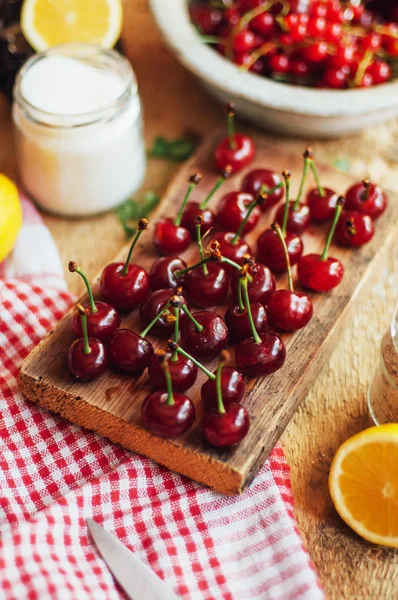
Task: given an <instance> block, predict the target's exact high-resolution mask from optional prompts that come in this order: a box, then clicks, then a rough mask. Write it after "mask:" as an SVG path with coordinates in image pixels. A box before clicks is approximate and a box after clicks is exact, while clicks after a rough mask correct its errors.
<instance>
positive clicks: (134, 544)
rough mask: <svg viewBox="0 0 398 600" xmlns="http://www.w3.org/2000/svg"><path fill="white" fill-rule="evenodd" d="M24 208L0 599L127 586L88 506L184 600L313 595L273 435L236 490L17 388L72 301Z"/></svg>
mask: <svg viewBox="0 0 398 600" xmlns="http://www.w3.org/2000/svg"><path fill="white" fill-rule="evenodd" d="M23 208H24V226H23V229H22V231H21V234H20V237H19V240H18V244H17V246H16V248H15V250H14V252H13V254H12V255H11V256H10V257H9V258H8V259H7V261H5V262H4V263H3V264H1V265H0V598H4V599H6V600H14V599H15V600H25V599H28V600H35V599H40V600H85V599H88V600H113V599H118V598H125V595H124V593H123V592H122V590H121V589H120V588H119V587H118V586H117V584H115V582H114V581H113V579H112V576H111V574H110V573H109V571H108V569H107V567H106V565H105V563H104V562H103V560H102V559H101V558H100V556H99V555H98V553H97V551H96V549H95V547H94V546H93V544H92V542H91V540H90V538H89V535H88V532H87V528H86V524H85V519H86V518H87V517H94V518H95V519H96V520H97V521H98V522H99V523H101V524H103V525H104V526H105V527H106V528H107V529H108V530H109V531H112V532H114V533H115V534H116V535H117V536H118V537H119V539H120V540H121V541H122V542H123V543H124V544H126V546H128V547H129V548H130V549H131V550H133V551H134V552H135V553H136V554H137V555H138V556H139V557H140V558H141V559H142V560H143V561H145V562H147V563H148V564H149V565H150V566H151V568H152V569H153V570H154V571H155V572H156V573H157V574H158V575H159V576H160V577H162V579H164V580H165V582H166V584H167V585H168V586H169V587H170V588H172V589H173V590H174V591H175V592H176V593H177V595H180V596H181V598H182V599H184V600H218V599H220V600H221V599H222V600H244V599H251V600H266V599H275V600H293V599H303V600H320V599H322V598H323V594H322V591H321V589H320V587H319V585H318V582H317V578H316V575H315V572H314V570H313V568H312V565H311V562H310V559H309V557H308V554H307V553H306V551H305V550H304V548H303V545H302V542H301V539H300V536H299V534H298V531H297V528H296V523H295V520H294V517H293V505H292V495H291V489H290V482H289V469H288V466H287V464H286V461H285V458H284V455H283V451H282V448H281V446H280V445H278V446H277V447H276V448H275V449H274V451H273V453H272V454H271V456H270V458H269V460H268V461H267V462H266V463H265V465H264V466H263V467H262V469H261V470H260V472H259V474H258V476H257V477H256V479H255V480H254V482H253V483H252V485H251V486H250V488H249V489H248V490H247V491H246V492H245V493H244V494H243V495H242V496H239V497H232V498H230V497H223V496H221V495H219V494H217V493H215V492H212V491H210V490H208V489H206V488H203V487H201V486H200V485H198V484H196V483H194V482H191V481H189V480H187V479H185V478H184V477H181V476H179V475H176V474H174V473H171V472H170V471H168V470H167V469H165V468H163V467H159V466H158V465H156V464H154V463H153V462H151V461H149V460H147V459H145V458H142V457H140V456H136V455H133V454H131V453H129V452H127V451H124V450H123V449H121V448H120V447H118V446H116V445H114V444H112V443H110V442H108V441H107V440H105V439H103V438H100V437H98V436H96V435H94V434H92V433H90V432H88V431H85V430H83V429H81V428H79V427H76V426H74V425H71V424H69V423H67V422H66V421H64V420H62V419H60V418H58V417H57V416H55V415H52V414H50V413H48V412H46V411H43V410H41V409H40V408H38V407H37V406H35V405H33V404H31V403H30V402H28V401H26V400H25V399H24V398H23V397H22V396H21V394H20V393H19V391H18V370H19V367H20V365H21V362H22V361H23V359H24V358H25V357H26V356H27V355H28V353H29V351H30V350H31V349H32V348H33V346H34V345H35V344H37V343H38V341H39V340H40V339H41V338H42V337H43V336H44V335H45V334H46V333H47V332H48V331H49V330H50V329H51V328H52V327H53V326H54V324H55V323H56V322H57V321H58V320H59V319H60V318H61V317H62V315H63V314H64V312H65V311H66V310H67V308H68V307H69V306H70V304H71V302H72V297H71V296H70V294H69V293H68V292H67V290H66V287H65V283H64V281H63V278H62V270H61V265H60V263H59V257H58V253H57V251H56V248H55V245H54V242H53V240H52V239H51V236H50V234H49V232H48V230H47V229H46V228H45V227H44V225H43V224H42V222H41V220H40V217H39V215H38V213H37V212H36V210H35V209H34V208H33V207H32V205H31V204H30V203H29V202H28V201H27V200H25V199H23ZM142 600H145V599H142Z"/></svg>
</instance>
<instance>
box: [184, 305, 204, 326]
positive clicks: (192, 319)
mask: <svg viewBox="0 0 398 600" xmlns="http://www.w3.org/2000/svg"><path fill="white" fill-rule="evenodd" d="M181 308H182V310H183V311H184V313H185V314H186V315H187V317H188V319H190V320H191V321H192V323H193V324H194V325H195V329H196V331H198V332H199V333H202V331H203V330H204V327H203V325H201V324H200V323H198V321H197V320H196V319H195V317H194V316H193V314H192V313H191V311H190V310H189V308H188V306H187V305H186V304H183V305H182V306H181Z"/></svg>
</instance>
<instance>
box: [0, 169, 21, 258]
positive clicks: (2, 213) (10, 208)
mask: <svg viewBox="0 0 398 600" xmlns="http://www.w3.org/2000/svg"><path fill="white" fill-rule="evenodd" d="M21 225H22V209H21V203H20V201H19V194H18V190H17V187H16V185H15V183H13V182H12V181H11V179H8V177H6V176H5V175H2V174H1V173H0V262H1V261H2V260H4V259H5V258H6V256H8V255H9V253H10V252H11V250H12V249H13V247H14V244H15V242H16V240H17V237H18V233H19V230H20V229H21Z"/></svg>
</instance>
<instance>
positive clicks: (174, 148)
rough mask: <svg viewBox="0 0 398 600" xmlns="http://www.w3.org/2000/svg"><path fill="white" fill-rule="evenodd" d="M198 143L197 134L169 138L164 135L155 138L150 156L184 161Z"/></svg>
mask: <svg viewBox="0 0 398 600" xmlns="http://www.w3.org/2000/svg"><path fill="white" fill-rule="evenodd" d="M197 145H198V138H197V136H193V135H185V136H182V137H180V138H175V139H171V140H168V139H166V138H165V137H163V136H158V137H156V138H155V140H154V142H153V145H152V148H151V149H150V150H149V156H151V157H152V158H160V159H162V160H171V161H174V162H182V161H184V160H186V159H187V158H189V157H190V156H191V154H192V152H193V151H194V150H195V148H196V147H197Z"/></svg>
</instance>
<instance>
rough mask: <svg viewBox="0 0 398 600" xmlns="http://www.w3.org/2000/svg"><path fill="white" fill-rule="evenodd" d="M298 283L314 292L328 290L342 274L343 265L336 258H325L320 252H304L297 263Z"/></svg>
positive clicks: (336, 283) (335, 284)
mask: <svg viewBox="0 0 398 600" xmlns="http://www.w3.org/2000/svg"><path fill="white" fill-rule="evenodd" d="M297 274H298V278H299V280H300V283H301V284H302V285H304V286H305V287H307V288H309V289H310V290H314V291H315V292H328V291H329V290H331V289H333V288H335V287H336V286H337V285H339V283H340V282H341V280H342V279H343V275H344V267H343V265H342V264H341V262H340V261H339V260H338V259H337V258H333V257H331V256H329V257H327V258H326V259H325V260H323V259H322V257H321V255H320V254H306V255H305V256H302V257H301V258H300V260H299V262H298V265H297Z"/></svg>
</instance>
